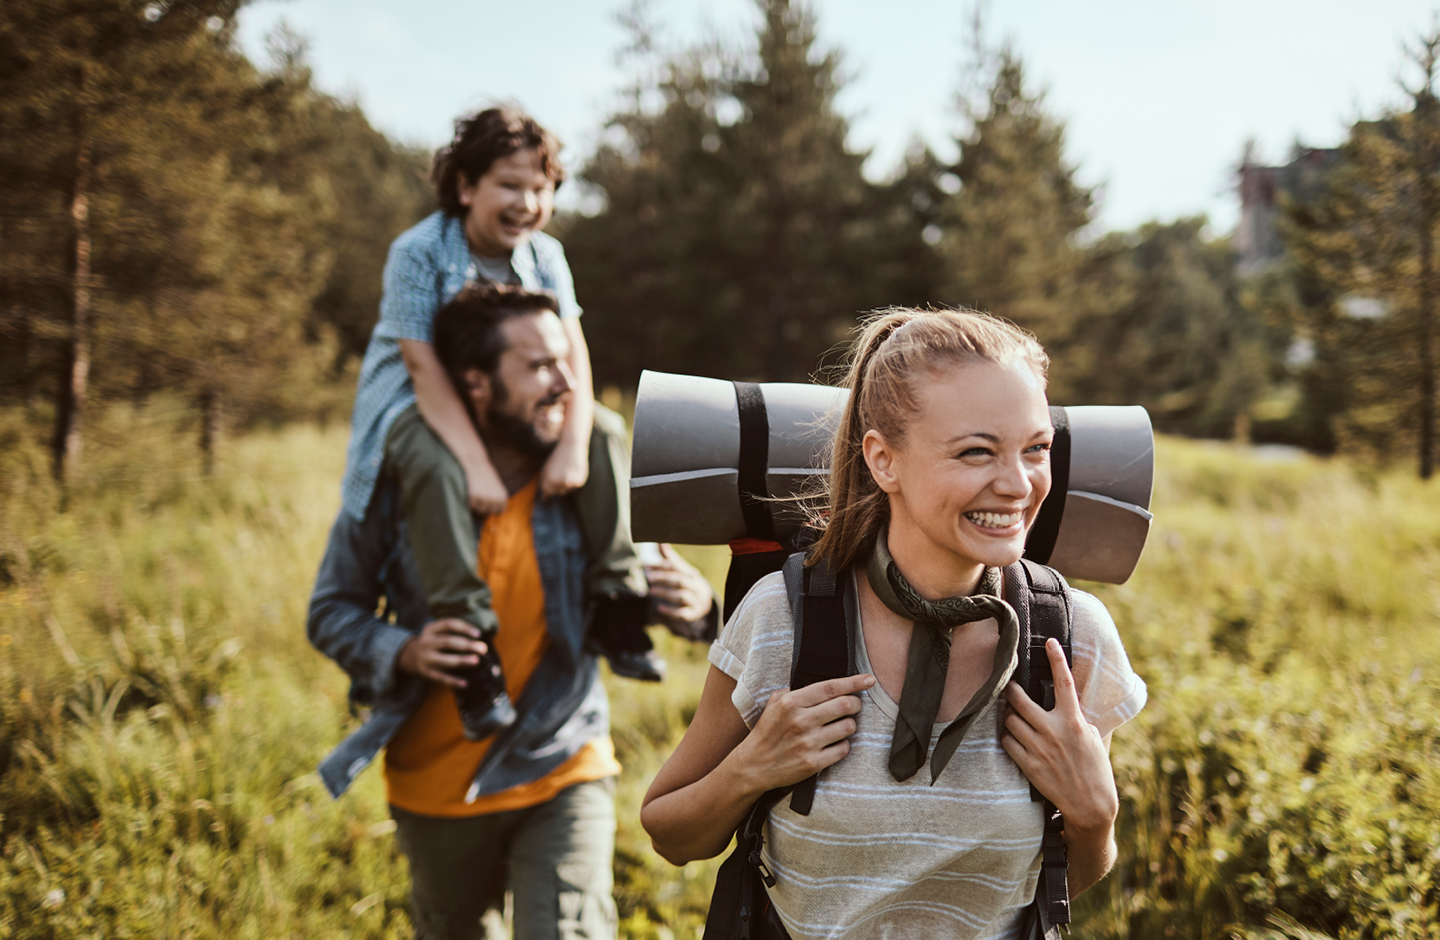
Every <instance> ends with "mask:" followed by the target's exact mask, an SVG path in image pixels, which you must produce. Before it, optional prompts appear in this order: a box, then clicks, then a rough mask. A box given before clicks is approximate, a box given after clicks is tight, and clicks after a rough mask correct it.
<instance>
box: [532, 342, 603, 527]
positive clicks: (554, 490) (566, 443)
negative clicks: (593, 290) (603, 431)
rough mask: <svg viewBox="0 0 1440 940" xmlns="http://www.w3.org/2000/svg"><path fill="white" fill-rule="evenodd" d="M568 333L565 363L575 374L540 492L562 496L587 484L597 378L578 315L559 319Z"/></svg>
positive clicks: (545, 494)
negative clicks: (563, 419)
mask: <svg viewBox="0 0 1440 940" xmlns="http://www.w3.org/2000/svg"><path fill="white" fill-rule="evenodd" d="M560 323H561V325H562V326H563V327H564V329H565V337H566V338H567V339H569V340H570V355H569V356H568V357H567V358H566V360H565V363H566V365H568V366H569V367H570V371H571V373H572V374H573V375H574V378H575V387H574V388H573V389H572V391H571V394H570V407H569V408H567V409H566V411H565V426H564V427H563V428H562V429H561V431H560V440H559V442H557V443H556V445H555V450H554V451H553V452H552V453H551V454H550V456H549V458H547V459H546V461H545V466H544V467H542V468H541V469H540V496H541V497H542V498H544V497H550V496H561V495H564V494H565V493H568V492H570V491H571V490H577V489H579V488H580V487H582V486H584V485H585V481H586V480H587V479H588V478H589V476H590V459H589V457H590V428H591V426H592V425H594V423H595V382H594V376H593V375H592V373H591V371H590V347H589V346H588V345H587V344H586V342H585V331H584V330H583V329H581V327H580V318H579V317H566V318H565V319H563V320H561V321H560Z"/></svg>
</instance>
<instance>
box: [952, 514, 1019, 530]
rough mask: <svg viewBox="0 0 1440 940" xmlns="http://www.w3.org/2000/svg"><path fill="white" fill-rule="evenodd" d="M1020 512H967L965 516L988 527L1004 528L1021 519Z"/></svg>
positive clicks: (979, 524)
mask: <svg viewBox="0 0 1440 940" xmlns="http://www.w3.org/2000/svg"><path fill="white" fill-rule="evenodd" d="M1022 515H1023V513H1018V512H1007V513H999V512H967V513H966V514H965V518H966V519H969V520H970V521H971V522H973V523H975V524H976V525H978V526H981V527H983V528H986V529H1004V528H1006V527H1008V526H1012V525H1014V524H1015V523H1017V522H1019V521H1020V517H1021V516H1022Z"/></svg>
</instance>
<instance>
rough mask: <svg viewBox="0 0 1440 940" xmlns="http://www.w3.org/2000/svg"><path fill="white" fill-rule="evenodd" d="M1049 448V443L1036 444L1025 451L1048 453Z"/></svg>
mask: <svg viewBox="0 0 1440 940" xmlns="http://www.w3.org/2000/svg"><path fill="white" fill-rule="evenodd" d="M1049 450H1050V445H1049V444H1035V445H1033V446H1031V447H1029V448H1027V449H1026V451H1025V453H1027V454H1044V453H1048V452H1049Z"/></svg>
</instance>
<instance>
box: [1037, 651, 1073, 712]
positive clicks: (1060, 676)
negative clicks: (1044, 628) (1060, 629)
mask: <svg viewBox="0 0 1440 940" xmlns="http://www.w3.org/2000/svg"><path fill="white" fill-rule="evenodd" d="M1045 655H1046V656H1049V657H1050V675H1051V677H1052V678H1053V679H1054V680H1055V710H1056V711H1064V712H1067V713H1070V714H1074V715H1079V714H1082V712H1081V710H1080V696H1079V694H1078V693H1077V692H1076V691H1075V675H1074V673H1072V672H1071V671H1070V664H1069V663H1068V662H1066V661H1065V650H1064V648H1062V647H1061V646H1060V641H1059V640H1057V639H1055V638H1054V637H1051V638H1050V639H1048V640H1046V641H1045Z"/></svg>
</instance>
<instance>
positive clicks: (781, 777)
mask: <svg viewBox="0 0 1440 940" xmlns="http://www.w3.org/2000/svg"><path fill="white" fill-rule="evenodd" d="M874 684H875V677H874V676H872V675H870V674H868V673H862V674H860V675H858V676H846V677H845V678H843V679H826V680H825V681H824V682H816V683H814V684H813V685H807V686H805V687H804V688H803V689H795V690H794V691H789V690H785V689H781V690H780V691H778V692H775V693H773V694H772V695H771V696H770V700H769V701H768V702H766V703H765V711H764V712H763V713H762V714H761V715H760V720H759V721H757V722H756V723H755V728H754V730H752V731H751V732H750V733H749V734H748V735H746V736H745V740H744V741H743V742H741V744H740V746H739V747H737V748H736V749H735V751H734V753H735V754H736V755H737V756H738V757H739V759H740V760H741V761H743V766H744V767H745V768H746V769H747V771H748V772H749V774H753V775H754V777H753V781H754V783H753V786H754V788H755V789H756V790H757V791H759V792H763V791H765V790H770V789H773V788H775V787H785V786H789V785H791V784H794V783H799V782H800V781H801V780H804V779H805V778H806V777H808V776H810V775H811V774H816V773H819V772H820V771H822V770H824V769H825V768H826V767H829V766H830V765H831V764H833V763H835V762H836V761H838V760H839V759H840V758H842V757H844V756H845V755H846V754H848V753H850V741H849V738H850V735H852V734H854V733H855V719H854V717H853V716H854V715H858V714H859V713H860V696H859V695H858V693H860V692H863V691H865V690H866V689H869V688H870V687H871V686H873V685H874Z"/></svg>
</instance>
